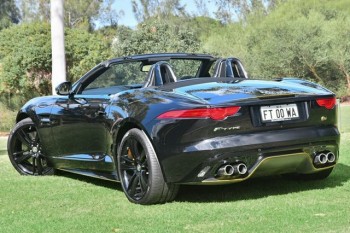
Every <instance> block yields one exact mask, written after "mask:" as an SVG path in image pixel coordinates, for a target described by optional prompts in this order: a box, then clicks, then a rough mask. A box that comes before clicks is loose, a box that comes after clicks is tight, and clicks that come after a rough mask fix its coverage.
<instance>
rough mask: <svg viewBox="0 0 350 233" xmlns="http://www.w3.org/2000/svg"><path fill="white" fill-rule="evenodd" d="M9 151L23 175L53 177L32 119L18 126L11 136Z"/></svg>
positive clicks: (8, 145) (14, 163)
mask: <svg viewBox="0 0 350 233" xmlns="http://www.w3.org/2000/svg"><path fill="white" fill-rule="evenodd" d="M7 150H8V154H9V158H10V161H11V163H12V165H13V166H14V168H15V169H16V170H17V171H18V172H19V173H20V174H22V175H52V174H53V173H54V170H53V168H51V167H49V166H48V165H47V162H46V158H45V155H44V153H43V151H42V145H41V142H40V138H39V135H38V132H37V129H36V127H35V125H34V123H33V121H32V120H31V119H30V118H26V119H23V120H21V121H20V122H18V123H17V124H16V126H15V127H14V128H13V130H12V131H11V133H10V135H9V139H8V143H7Z"/></svg>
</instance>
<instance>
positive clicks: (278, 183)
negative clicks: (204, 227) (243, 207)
mask: <svg viewBox="0 0 350 233" xmlns="http://www.w3.org/2000/svg"><path fill="white" fill-rule="evenodd" d="M348 180H350V166H347V165H345V164H341V163H339V164H337V166H336V168H335V169H334V170H333V172H332V174H331V175H330V176H329V177H328V178H326V179H324V180H293V179H286V178H283V177H282V176H271V177H260V178H255V179H250V180H246V181H244V182H240V183H235V184H230V185H221V186H217V185H215V186H194V185H191V186H187V185H183V186H181V188H180V192H179V194H178V196H177V198H176V199H175V201H176V202H225V201H239V200H249V199H259V198H264V197H267V196H274V195H283V194H288V193H296V192H303V191H308V190H316V189H328V188H335V187H341V186H343V185H344V183H345V182H346V181H348Z"/></svg>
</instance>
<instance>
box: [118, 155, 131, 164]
mask: <svg viewBox="0 0 350 233" xmlns="http://www.w3.org/2000/svg"><path fill="white" fill-rule="evenodd" d="M120 159H121V160H124V161H125V162H126V163H131V164H132V163H133V162H134V160H132V159H130V158H129V157H128V156H127V155H123V156H120Z"/></svg>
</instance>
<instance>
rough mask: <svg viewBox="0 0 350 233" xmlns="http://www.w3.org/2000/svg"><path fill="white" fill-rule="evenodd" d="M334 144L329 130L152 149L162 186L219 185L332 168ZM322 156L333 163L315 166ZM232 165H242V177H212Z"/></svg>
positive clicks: (256, 135) (284, 132)
mask: <svg viewBox="0 0 350 233" xmlns="http://www.w3.org/2000/svg"><path fill="white" fill-rule="evenodd" d="M339 140H340V134H339V131H338V129H337V128H336V127H335V126H326V127H325V126H322V127H307V128H296V129H281V130H273V131H265V132H257V133H246V134H236V135H231V136H225V137H216V138H209V139H206V140H203V141H198V142H196V143H192V144H190V145H183V144H181V143H180V142H177V143H174V144H172V145H164V146H162V147H160V148H157V153H158V158H159V161H160V164H161V167H162V170H163V173H164V177H165V179H166V181H167V182H171V183H198V184H207V183H208V184H221V183H232V182H238V181H243V180H245V179H248V178H250V177H254V176H265V175H273V174H284V173H304V174H305V173H313V172H316V171H319V170H323V169H327V168H330V167H333V166H334V165H335V164H336V162H337V160H338V157H339ZM323 152H325V153H328V152H331V153H333V154H334V155H335V158H336V159H335V161H334V162H332V163H326V164H320V165H316V164H315V163H314V159H315V158H314V157H315V155H316V154H318V153H323ZM238 163H243V164H245V165H246V167H247V172H246V173H245V174H244V175H238V176H237V175H233V176H219V175H218V169H219V168H220V167H221V166H223V165H225V164H229V165H235V164H238Z"/></svg>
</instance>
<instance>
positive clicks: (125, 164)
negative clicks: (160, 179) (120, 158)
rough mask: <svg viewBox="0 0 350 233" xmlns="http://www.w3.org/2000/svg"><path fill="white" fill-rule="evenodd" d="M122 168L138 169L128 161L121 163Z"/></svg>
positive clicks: (128, 169)
mask: <svg viewBox="0 0 350 233" xmlns="http://www.w3.org/2000/svg"><path fill="white" fill-rule="evenodd" d="M120 169H122V170H127V171H135V170H136V168H135V166H134V165H130V164H127V163H121V164H120Z"/></svg>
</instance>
